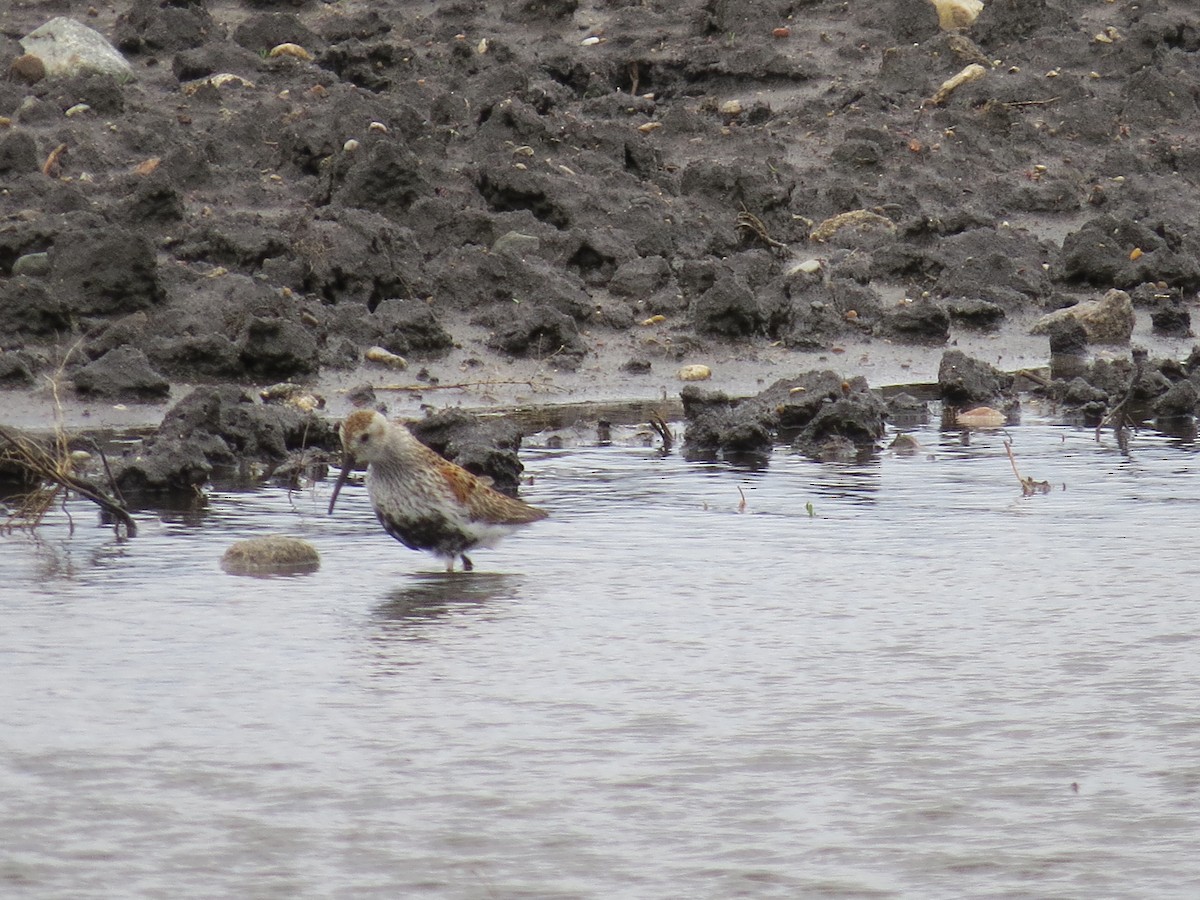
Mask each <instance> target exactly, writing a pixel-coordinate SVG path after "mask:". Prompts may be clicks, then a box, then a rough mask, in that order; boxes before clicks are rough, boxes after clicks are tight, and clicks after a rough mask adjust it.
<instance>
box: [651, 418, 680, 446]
mask: <svg viewBox="0 0 1200 900" xmlns="http://www.w3.org/2000/svg"><path fill="white" fill-rule="evenodd" d="M650 427H651V428H653V429H654V430H655V431H657V432H658V436H659V437H660V438H662V448H663V452H664V453H669V452H670V451H671V448H672V447H673V446H674V445H675V435H674V434H673V433H672V432H671V426H669V425H668V424H667V423H666V420H665V419H663V417H662V416H661V415H660V414H659V413H658V411H657V410H656V411H655V412H652V413H650Z"/></svg>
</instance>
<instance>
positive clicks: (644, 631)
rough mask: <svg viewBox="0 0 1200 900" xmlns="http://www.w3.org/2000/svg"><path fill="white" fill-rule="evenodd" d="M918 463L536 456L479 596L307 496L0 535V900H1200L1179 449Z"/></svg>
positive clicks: (1069, 445)
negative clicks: (526, 509) (263, 541)
mask: <svg viewBox="0 0 1200 900" xmlns="http://www.w3.org/2000/svg"><path fill="white" fill-rule="evenodd" d="M915 434H916V436H917V437H918V439H919V440H920V441H921V443H922V444H923V445H924V449H923V450H922V452H920V453H918V454H916V455H913V456H897V455H893V454H890V453H884V454H882V455H880V456H879V457H878V458H877V459H876V460H874V461H872V462H870V463H866V464H862V465H821V464H817V463H814V462H811V461H809V460H806V459H804V458H802V457H799V456H796V455H793V454H791V453H789V452H787V451H786V450H785V449H780V450H778V451H777V452H776V454H775V455H774V457H773V458H772V460H771V462H770V465H769V466H768V467H767V468H766V469H764V470H761V471H757V472H750V471H746V470H744V469H737V468H733V467H730V466H728V465H724V464H704V463H689V462H686V461H683V460H681V459H680V458H679V457H678V456H677V455H672V456H666V457H661V456H660V455H658V454H657V453H655V452H654V451H653V450H649V449H629V448H619V447H606V448H584V449H570V450H563V451H549V450H527V451H525V452H524V453H523V459H524V462H525V464H526V467H527V473H528V474H531V475H533V476H535V478H534V481H533V483H532V484H531V485H529V486H528V487H527V488H526V489H525V491H524V494H523V496H525V497H526V499H528V500H530V501H531V502H534V503H537V504H539V505H544V506H546V507H547V508H549V509H550V510H551V511H552V518H551V519H549V520H547V521H546V522H543V523H539V524H537V525H535V526H533V527H531V528H530V529H528V530H527V531H525V532H523V533H521V534H520V535H518V536H516V537H514V538H512V539H510V540H509V541H507V542H506V543H504V544H502V545H501V546H500V547H499V548H497V549H496V550H493V551H480V552H479V553H478V554H477V555H476V556H475V562H476V565H477V567H478V569H479V570H480V571H477V572H475V573H473V574H470V575H456V576H446V575H444V574H442V573H439V571H438V569H439V564H438V563H437V561H436V560H433V559H432V558H429V557H426V556H423V555H421V554H416V553H413V552H411V551H408V550H405V549H404V548H402V547H401V546H400V545H398V544H396V543H395V542H393V541H391V540H390V539H389V538H387V537H386V536H385V535H383V533H382V532H381V531H380V530H379V529H378V527H377V526H376V525H375V524H374V520H373V517H372V516H371V515H370V512H369V509H368V507H367V502H366V497H365V492H364V491H363V490H362V488H361V487H357V488H354V487H351V488H347V489H346V490H345V491H344V492H343V494H342V498H341V500H340V501H339V505H338V512H337V514H336V516H334V517H333V518H329V517H327V516H325V515H324V514H323V510H324V507H325V505H326V504H327V502H328V491H329V487H330V486H329V484H323V485H321V486H319V487H318V488H317V489H316V490H315V491H309V492H305V493H292V494H289V493H287V492H285V491H283V490H275V489H268V490H260V491H255V492H249V493H214V494H213V495H212V496H211V500H210V503H209V508H208V510H207V511H206V512H205V513H203V514H190V515H182V514H166V513H164V514H162V516H161V517H154V516H150V515H143V516H142V517H141V518H140V522H141V526H142V531H141V534H139V536H138V537H137V538H135V539H133V540H129V541H124V542H118V541H117V540H115V539H114V538H113V536H112V534H111V532H110V531H108V530H104V529H100V528H97V527H95V526H94V522H95V517H94V514H93V512H92V510H91V508H90V507H89V506H88V505H87V504H84V503H78V504H72V506H71V509H72V511H73V514H74V519H75V522H76V531H75V533H74V535H73V536H71V535H68V534H67V529H66V526H65V520H64V519H63V518H62V516H61V514H56V516H55V517H54V518H53V519H52V520H51V521H50V522H48V523H47V524H46V525H45V526H44V527H43V528H42V529H41V530H40V531H39V533H38V537H37V539H36V540H35V539H32V538H30V537H29V536H26V535H20V534H15V535H10V536H7V537H3V538H0V584H3V586H4V587H3V589H2V593H0V615H2V616H3V632H2V633H3V641H2V645H0V666H2V671H3V678H2V679H0V834H3V835H4V840H3V842H0V895H3V896H6V897H8V896H13V897H39V898H40V897H54V898H71V897H114V896H139V897H165V896H171V897H180V896H186V897H214V896H238V897H281V898H283V897H287V898H292V897H354V898H359V897H400V896H406V897H407V896H438V897H464V898H475V897H479V898H485V897H505V898H508V897H539V898H541V897H547V898H548V897H589V898H590V897H605V898H610V897H631V898H634V897H712V898H725V897H731V896H751V897H801V896H803V897H822V896H828V897H846V896H852V897H860V896H880V897H887V896H897V897H898V896H920V897H966V896H971V897H985V896H989V897H990V896H997V897H999V896H1075V897H1084V896H1105V897H1148V896H1154V897H1192V896H1196V894H1197V891H1198V890H1200V856H1198V855H1197V854H1196V852H1195V841H1196V835H1197V834H1198V833H1200V652H1198V649H1200V647H1198V645H1197V638H1198V636H1200V620H1198V618H1197V613H1196V585H1197V577H1198V576H1200V556H1198V555H1197V553H1196V551H1195V542H1196V534H1197V523H1198V522H1200V479H1197V477H1196V475H1197V471H1198V469H1200V464H1198V461H1197V455H1196V447H1195V446H1194V445H1189V444H1187V443H1182V442H1179V441H1176V440H1172V439H1169V438H1165V437H1161V436H1155V435H1153V434H1149V433H1142V434H1139V435H1138V436H1137V437H1135V439H1134V441H1133V446H1132V449H1131V452H1130V453H1129V455H1123V454H1122V453H1120V452H1119V451H1118V449H1117V447H1116V445H1115V441H1113V440H1112V439H1111V436H1110V435H1105V437H1104V440H1103V441H1102V442H1100V443H1096V441H1095V440H1094V434H1093V432H1091V431H1086V430H1079V429H1074V428H1066V427H1055V426H1052V425H1050V424H1048V423H1045V422H1038V421H1034V422H1032V423H1028V422H1027V424H1025V425H1022V426H1020V427H1016V428H1012V429H1009V431H1008V434H1009V435H1010V436H1011V437H1012V439H1013V445H1014V449H1015V451H1016V454H1017V459H1018V463H1019V465H1020V467H1021V469H1022V472H1023V474H1027V475H1031V476H1034V477H1036V478H1039V479H1045V480H1048V481H1050V482H1051V483H1052V485H1053V488H1054V489H1053V490H1052V491H1051V493H1049V494H1046V495H1038V496H1033V497H1027V498H1026V497H1022V496H1021V492H1020V489H1019V486H1018V483H1017V481H1016V478H1015V477H1014V475H1013V472H1012V469H1011V467H1010V465H1009V461H1008V458H1007V456H1006V454H1005V449H1004V444H1003V435H1002V434H1001V433H1000V432H989V433H983V434H977V435H974V436H973V438H972V441H971V443H970V445H969V446H964V445H963V444H962V443H961V441H960V438H959V436H958V435H957V434H942V433H939V432H938V431H937V430H936V428H933V427H929V428H923V429H919V430H918V431H916V432H915ZM739 487H740V488H741V491H742V493H743V494H744V496H745V506H744V509H742V510H741V511H739V506H740V504H741V502H742V497H741V495H740V494H739V491H738V488H739ZM809 503H811V504H812V510H811V511H812V515H810V514H809V511H808V509H807V508H806V504H809ZM269 532H282V533H289V534H295V535H299V536H302V537H305V538H307V539H308V540H310V541H312V542H313V543H314V544H315V545H316V546H317V548H318V549H319V550H320V552H321V556H322V565H321V569H320V571H319V572H317V573H315V574H311V575H306V576H294V577H277V578H267V579H261V578H259V579H254V578H245V577H234V576H229V575H225V574H224V573H223V572H222V571H221V570H220V568H219V558H220V555H221V553H222V552H223V551H224V549H225V547H227V546H228V545H229V544H230V543H231V542H232V541H234V540H236V539H239V538H242V537H246V536H250V535H254V534H263V533H269Z"/></svg>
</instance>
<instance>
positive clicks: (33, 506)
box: [0, 428, 137, 537]
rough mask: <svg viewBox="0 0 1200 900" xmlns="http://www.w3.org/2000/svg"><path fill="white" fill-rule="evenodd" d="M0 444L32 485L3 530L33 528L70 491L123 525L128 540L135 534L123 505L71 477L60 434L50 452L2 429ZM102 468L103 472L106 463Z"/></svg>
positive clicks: (31, 441) (35, 443) (72, 474)
mask: <svg viewBox="0 0 1200 900" xmlns="http://www.w3.org/2000/svg"><path fill="white" fill-rule="evenodd" d="M0 440H3V441H4V443H5V444H7V445H8V450H7V451H6V456H7V457H8V458H9V459H11V460H12V461H13V462H14V463H16V465H17V466H18V467H20V468H21V470H22V471H24V472H25V473H26V474H27V475H29V476H30V478H31V479H32V480H33V481H34V483H35V486H34V488H33V489H32V490H31V491H30V492H29V493H28V494H25V495H24V496H23V497H21V498H20V503H19V504H18V506H17V509H16V511H15V512H13V513H12V514H11V515H9V517H8V519H7V520H6V521H5V522H4V525H3V527H4V528H5V529H6V530H9V531H11V530H12V529H14V528H36V527H37V526H38V525H39V524H40V523H41V521H42V519H43V518H44V517H45V515H46V513H47V512H48V511H49V510H50V507H51V506H53V505H54V502H55V500H56V499H58V500H60V501H62V500H65V499H66V494H67V492H68V491H74V492H75V493H76V494H78V495H79V496H81V497H83V498H84V499H86V500H90V501H92V502H93V503H95V504H96V505H97V506H99V507H100V508H101V509H102V510H104V511H105V512H106V513H108V514H109V515H111V516H112V517H113V518H114V519H116V520H117V522H119V523H120V524H122V525H124V526H125V530H126V533H127V534H128V535H129V536H130V537H133V536H134V535H135V534H137V524H136V523H135V522H134V520H133V517H132V516H131V515H130V514H129V511H128V510H127V509H126V508H125V504H124V503H123V502H121V501H120V500H115V499H113V498H112V497H111V496H109V495H108V493H107V492H106V491H105V490H104V489H103V488H101V487H99V486H98V485H96V484H94V483H93V482H91V481H89V480H87V479H85V478H82V477H80V476H79V475H77V474H76V473H75V471H74V465H73V463H72V460H71V454H70V452H69V451H68V450H67V447H66V439H65V438H64V437H63V436H62V435H61V433H58V434H56V436H55V444H54V450H53V452H51V451H50V450H47V449H46V448H45V447H43V446H42V445H41V444H39V443H38V442H37V441H34V440H31V439H30V438H28V437H26V436H25V435H22V434H17V433H14V432H12V431H9V430H8V429H6V428H0ZM105 467H106V470H107V463H105ZM110 477H111V473H110ZM68 518H69V516H68ZM72 530H73V526H72Z"/></svg>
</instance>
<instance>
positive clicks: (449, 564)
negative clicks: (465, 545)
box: [446, 556, 454, 572]
mask: <svg viewBox="0 0 1200 900" xmlns="http://www.w3.org/2000/svg"><path fill="white" fill-rule="evenodd" d="M446 571H447V572H453V571H454V557H453V556H452V557H450V558H449V559H448V560H446Z"/></svg>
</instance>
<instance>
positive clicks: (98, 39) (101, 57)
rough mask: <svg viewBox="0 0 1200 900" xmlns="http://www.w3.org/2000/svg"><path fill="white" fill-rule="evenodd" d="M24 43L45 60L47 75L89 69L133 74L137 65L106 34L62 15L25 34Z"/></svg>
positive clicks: (66, 75) (123, 76) (128, 76)
mask: <svg viewBox="0 0 1200 900" xmlns="http://www.w3.org/2000/svg"><path fill="white" fill-rule="evenodd" d="M21 47H22V48H24V50H25V52H26V53H30V54H32V55H34V56H36V57H38V59H40V60H41V61H42V64H43V65H45V67H46V77H47V78H69V77H70V76H72V75H82V74H85V73H87V72H99V73H101V74H103V75H112V76H113V77H114V78H117V79H119V80H121V81H128V80H129V79H131V78H133V67H132V66H130V65H129V63H128V61H127V60H126V59H125V57H124V56H122V55H121V54H120V52H119V51H118V50H117V49H116V48H115V47H114V46H113V45H112V44H110V43H109V42H108V41H107V40H106V39H105V38H104V36H103V35H102V34H100V33H99V32H98V31H94V30H92V29H91V28H88V27H87V26H86V25H83V24H81V23H79V22H76V21H75V20H74V19H68V18H66V17H65V16H59V17H58V18H57V19H51V20H50V21H49V22H47V23H46V24H45V25H41V26H39V27H37V28H35V29H34V30H33V31H31V32H29V34H27V35H25V37H23V38H21Z"/></svg>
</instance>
